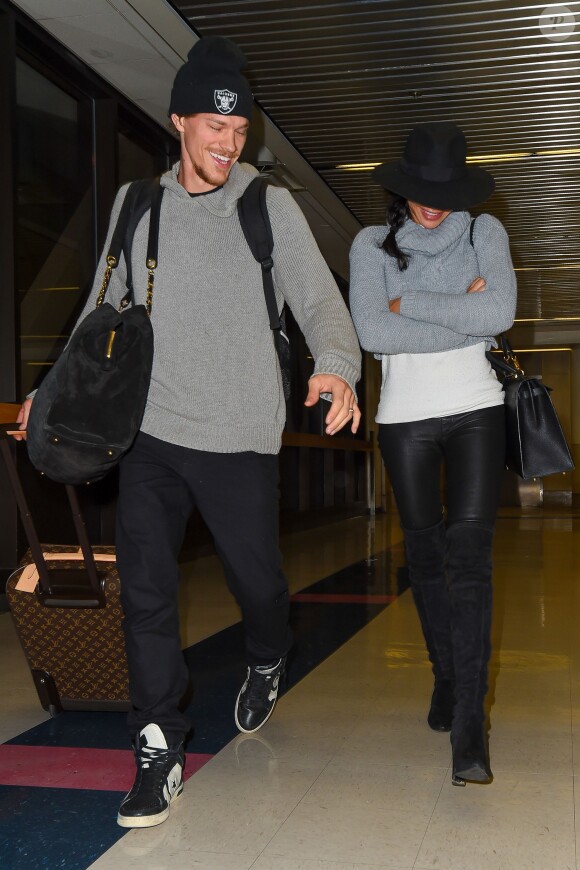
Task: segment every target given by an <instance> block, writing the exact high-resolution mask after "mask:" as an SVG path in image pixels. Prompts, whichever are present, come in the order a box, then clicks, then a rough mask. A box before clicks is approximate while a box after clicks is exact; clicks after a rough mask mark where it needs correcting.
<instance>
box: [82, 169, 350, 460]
mask: <svg viewBox="0 0 580 870" xmlns="http://www.w3.org/2000/svg"><path fill="white" fill-rule="evenodd" d="M178 171H179V164H176V165H175V166H174V167H173V169H171V170H170V171H169V172H167V173H166V174H165V175H163V176H162V178H161V184H162V185H163V187H164V188H165V193H164V196H163V202H162V206H161V220H160V235H159V256H158V260H159V265H158V267H157V269H156V270H155V286H154V292H153V308H152V314H151V323H152V326H153V333H154V342H155V351H154V360H153V373H152V379H151V386H150V389H149V395H148V399H147V407H146V409H145V416H144V418H143V423H142V425H141V429H142V431H143V432H146V433H148V434H149V435H152V436H154V437H155V438H160V439H161V440H163V441H168V442H170V443H172V444H179V445H182V446H184V447H190V448H193V449H196V450H206V451H213V452H216V453H237V452H243V451H255V452H257V453H277V452H278V450H279V449H280V440H281V434H282V429H283V427H284V421H285V402H284V395H283V391H282V384H281V376H280V369H279V365H278V358H277V355H276V351H275V348H274V341H273V336H272V330H271V329H270V325H269V320H268V314H267V310H266V303H265V300H264V290H263V284H262V276H261V266H260V264H259V263H257V262H256V260H255V259H254V257H253V256H252V254H251V252H250V249H249V247H248V244H247V242H246V240H245V239H244V235H243V232H242V228H241V226H240V222H239V220H238V216H237V201H238V199H239V197H240V196H241V195H242V193H243V192H244V190H245V189H246V187H247V186H248V184H249V183H250V181H251V180H252V178H253V177H254V176H255V175H256V174H257V171H256V170H255V169H254V168H253V167H250V166H248V165H245V164H243V165H239V164H235V165H234V166H233V168H232V171H231V173H230V176H229V178H228V181H227V182H226V184H225V185H224V186H223V187H221V188H218V189H216V190H215V191H214V192H210V193H208V194H205V195H203V196H196V197H191V196H190V195H189V194H188V192H187V191H186V190H185V188H184V187H182V185H181V184H180V183H179V182H178V180H177V174H178ZM127 187H128V185H125V186H124V187H122V188H121V190H120V191H119V193H118V194H117V198H116V200H115V204H114V206H113V211H112V214H111V222H110V226H109V234H108V237H107V240H106V243H105V251H104V253H103V256H102V257H101V260H100V262H99V266H98V269H97V273H96V278H95V283H94V286H93V289H92V292H91V294H90V297H89V300H88V301H87V304H86V306H85V309H84V311H83V313H82V315H81V318H80V319H82V318H83V317H84V316H85V315H86V314H88V313H89V311H91V310H92V308H94V306H95V301H96V297H97V294H98V291H99V288H100V285H101V280H102V275H103V273H104V270H105V253H106V252H107V250H108V246H109V242H110V238H111V235H112V229H113V228H114V226H115V224H116V221H117V217H118V215H119V211H120V208H121V205H122V202H123V199H124V197H125V194H126V191H127ZM267 204H268V211H269V215H270V221H271V224H272V231H273V236H274V250H273V259H274V283H275V288H276V295H277V297H278V302H279V305H280V307H281V306H282V303H283V301H284V300H286V301H287V303H288V305H289V306H290V309H291V311H292V313H293V315H294V317H295V318H296V320H297V322H298V325H299V326H300V329H301V330H302V332H303V333H304V336H305V338H306V341H307V343H308V346H309V348H310V350H311V352H312V356H313V357H314V360H315V369H314V373H315V374H323V373H324V374H335V375H338V376H339V377H341V378H342V379H343V380H345V381H346V382H347V383H348V384H349V385H350V386H351V387H352V389H353V390H354V387H355V384H356V382H357V380H358V378H359V376H360V351H359V347H358V342H357V339H356V334H355V331H354V327H353V325H352V321H351V319H350V316H349V314H348V311H347V308H346V306H345V304H344V301H343V299H342V297H341V295H340V292H339V290H338V288H337V286H336V284H335V282H334V280H333V278H332V275H331V273H330V271H329V269H328V267H327V265H326V263H325V261H324V259H323V257H322V255H321V253H320V251H319V250H318V247H317V245H316V242H315V241H314V238H313V236H312V233H311V232H310V229H309V227H308V224H307V222H306V220H305V218H304V216H303V214H302V212H301V211H300V209H299V208H298V206H297V205H296V203H295V202H294V200H293V199H292V196H291V195H290V193H289V192H288V191H287V190H284V189H281V188H275V187H272V186H270V187H269V188H268V192H267ZM148 227H149V216H148V214H147V215H146V216H145V217H144V218H143V219H142V220H141V221H140V223H139V225H138V227H137V229H136V232H135V236H134V241H133V248H132V255H131V260H132V269H133V282H134V286H135V295H136V301H137V302H138V303H142V302H144V301H145V289H146V285H147V270H146V267H145V257H146V247H147V234H148ZM125 277H126V270H125V265H124V262H123V258H121V262H120V264H119V266H118V267H117V269H115V270H114V271H113V275H112V279H111V283H110V287H109V291H108V293H107V301H109V302H111V303H112V304H114V305H118V304H119V302H120V301H121V299H122V298H123V296H124V295H125V293H126V287H125Z"/></svg>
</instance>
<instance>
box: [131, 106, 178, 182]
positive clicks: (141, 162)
mask: <svg viewBox="0 0 580 870" xmlns="http://www.w3.org/2000/svg"><path fill="white" fill-rule="evenodd" d="M156 133H157V131H156ZM117 147H118V157H119V159H118V165H119V177H118V179H117V181H118V186H119V187H120V186H121V185H122V184H125V182H127V181H135V180H136V179H137V178H155V176H156V175H161V173H162V172H165V170H166V169H168V168H169V166H170V165H171V164H172V163H173V162H174V160H177V157H178V155H179V142H177V140H175V142H174V143H173V139H172V137H171V136H170V134H169V133H167V135H166V136H164V137H163V138H161V137H160V136H159V135H155V136H150V137H148V136H147V134H146V132H141V133H140V132H139V130H138V129H136V127H135V123H134V122H131V120H130V119H129V118H128V117H127V116H126V115H125V113H123V112H120V113H119V134H118V139H117ZM168 149H169V151H171V152H172V154H173V156H172V157H168V156H167V150H168Z"/></svg>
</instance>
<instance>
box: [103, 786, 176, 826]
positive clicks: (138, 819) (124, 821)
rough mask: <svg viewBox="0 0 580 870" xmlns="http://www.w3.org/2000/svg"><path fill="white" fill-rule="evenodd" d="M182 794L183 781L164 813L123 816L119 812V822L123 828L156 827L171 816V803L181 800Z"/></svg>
mask: <svg viewBox="0 0 580 870" xmlns="http://www.w3.org/2000/svg"><path fill="white" fill-rule="evenodd" d="M182 794H183V783H181V785H180V787H179V789H178V791H176V792H175V794H174V795H173V797H172V798H171V800H170V801H169V806H168V807H167V809H166V810H163V812H162V813H155V815H154V816H122V815H121V813H119V814H118V815H117V824H118V825H120V826H121V827H122V828H154V827H155V825H160V824H161V823H162V822H164V821H165V820H166V819H167V818H169V810H170V809H171V804H173V803H175V801H177V800H179V798H180V797H181V795H182Z"/></svg>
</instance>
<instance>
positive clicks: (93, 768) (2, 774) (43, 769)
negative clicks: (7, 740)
mask: <svg viewBox="0 0 580 870" xmlns="http://www.w3.org/2000/svg"><path fill="white" fill-rule="evenodd" d="M210 758H213V756H212V755H203V754H201V753H192V752H188V753H186V763H185V774H184V779H189V777H190V776H193V774H194V773H196V771H198V770H199V769H200V768H201V767H203V765H204V764H206V762H208V761H209V760H210ZM134 779H135V759H134V757H133V753H132V751H131V750H130V749H80V748H72V747H68V746H65V747H62V746H20V745H16V744H9V745H7V744H3V745H0V785H23V786H37V787H42V786H44V787H46V788H83V789H92V790H94V791H122V792H126V791H129V789H130V788H131V786H132V785H133V780H134Z"/></svg>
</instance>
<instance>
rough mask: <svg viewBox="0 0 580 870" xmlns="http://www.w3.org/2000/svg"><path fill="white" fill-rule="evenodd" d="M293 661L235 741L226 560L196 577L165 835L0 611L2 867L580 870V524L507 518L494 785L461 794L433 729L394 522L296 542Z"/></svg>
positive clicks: (120, 729)
mask: <svg viewBox="0 0 580 870" xmlns="http://www.w3.org/2000/svg"><path fill="white" fill-rule="evenodd" d="M282 547H283V552H284V559H285V567H286V571H287V574H288V576H289V579H290V583H291V590H292V593H293V606H292V621H293V626H294V629H295V634H296V652H295V655H294V657H293V660H292V662H291V663H290V667H289V685H288V688H287V690H286V692H285V694H284V695H283V696H282V698H281V700H280V701H279V704H278V706H277V709H276V711H275V713H274V715H273V716H272V718H271V719H270V720H269V722H268V723H267V724H266V725H265V726H264V728H263V729H262V730H261V731H260V732H259V733H258V734H256V735H254V736H245V735H238V734H237V732H236V729H235V725H234V723H233V706H234V701H235V697H236V694H237V691H238V688H239V685H240V683H241V680H242V679H243V674H244V665H243V653H242V648H241V633H240V630H239V623H238V612H237V609H236V606H235V604H234V603H233V601H232V600H231V599H230V597H229V594H228V593H227V591H226V589H225V583H224V581H223V577H222V573H221V568H220V567H219V564H218V563H217V560H216V559H215V558H214V557H211V556H208V557H204V558H200V559H197V560H196V561H195V562H194V563H186V564H184V565H183V584H182V623H183V625H182V640H183V646H184V648H187V658H188V662H189V663H190V667H191V669H192V673H193V675H194V681H195V686H196V694H195V699H194V703H193V706H192V713H193V715H194V718H195V734H194V737H193V739H192V741H190V744H189V745H188V747H187V751H188V761H187V773H188V774H189V776H190V778H189V780H188V782H187V784H186V787H185V791H184V794H183V796H182V798H181V799H180V801H179V802H178V803H176V804H175V805H174V806H173V807H172V811H171V815H170V818H169V819H168V821H167V822H165V823H164V824H162V825H160V826H158V827H156V828H150V829H145V830H133V831H130V832H128V833H126V832H125V831H123V830H122V829H121V828H119V827H118V826H117V824H116V820H115V819H116V812H117V807H118V803H119V801H120V799H121V797H122V793H123V792H124V791H125V790H128V788H129V787H130V785H131V782H132V777H133V766H132V765H133V761H132V757H131V753H130V752H129V750H128V746H127V739H126V736H125V730H124V715H123V714H121V713H73V712H68V713H63V714H61V715H60V716H58V717H56V718H55V719H48V716H47V714H46V713H44V711H43V710H42V709H41V708H40V706H39V703H38V699H37V696H36V692H35V690H34V688H33V685H32V681H31V679H30V677H29V674H28V670H27V667H26V664H25V661H24V656H23V654H22V652H21V650H20V647H19V643H18V640H17V637H16V635H15V632H14V629H13V626H12V622H11V617H10V615H9V614H8V613H3V614H2V615H0V668H1V671H2V673H1V680H2V686H3V687H4V690H3V692H2V695H1V697H0V710H1V716H0V739H1V740H2V741H3V744H2V746H0V808H1V810H0V866H1V867H2V868H6V870H24V868H26V870H36V868H44V867H46V868H50V870H54V868H57V867H63V868H66V870H77V868H78V870H84V868H88V867H94V868H97V870H118V868H121V867H122V868H124V870H132V868H135V870H136V868H139V870H169V868H171V870H182V868H196V870H250V868H251V870H363V868H364V870H411V868H413V870H427V868H437V870H480V868H481V870H484V868H485V870H528V868H529V870H531V868H534V870H536V868H537V870H570V868H578V867H580V863H578V861H577V857H576V842H577V836H578V835H577V831H576V826H575V808H576V798H575V787H574V786H575V774H576V773H577V768H576V765H577V764H578V763H579V762H578V759H577V755H576V753H575V749H577V747H578V744H579V741H580V639H579V635H578V631H577V613H578V609H579V593H578V591H577V577H578V566H579V560H580V513H579V514H576V513H575V512H574V510H573V509H571V508H569V507H562V508H547V507H544V508H543V509H518V510H516V509H507V508H505V509H503V510H502V511H501V513H500V518H499V520H498V524H497V537H496V545H495V609H494V628H493V638H494V643H493V646H494V650H493V659H492V668H491V680H490V682H491V690H490V693H489V696H488V702H489V707H490V723H491V730H490V751H491V763H492V769H493V772H494V775H495V779H494V781H493V783H492V784H491V785H487V786H477V785H474V784H468V785H467V787H466V788H455V787H453V786H452V785H451V770H450V745H449V737H448V735H447V734H441V733H434V732H432V731H431V730H430V729H429V728H428V726H427V723H426V713H427V708H428V702H429V698H430V691H431V674H430V666H429V663H428V661H427V657H426V654H425V651H424V648H423V644H422V639H421V636H420V630H419V623H418V619H417V616H416V613H415V610H414V606H413V602H412V599H411V593H410V591H409V589H408V588H407V583H406V574H405V571H404V567H403V566H404V557H403V548H402V541H401V532H400V529H399V525H398V520H397V518H396V517H389V516H378V517H377V518H376V519H374V520H371V519H368V518H366V517H359V518H354V519H349V520H346V521H341V522H335V523H332V524H329V525H326V526H324V527H320V528H316V529H311V530H308V531H296V532H293V533H289V534H286V535H284V536H283V541H282Z"/></svg>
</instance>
